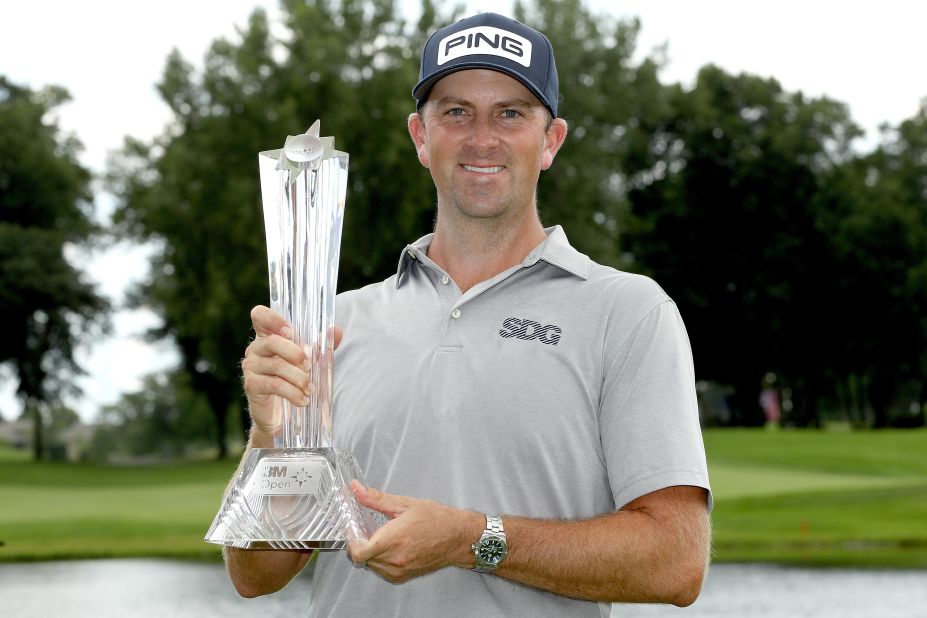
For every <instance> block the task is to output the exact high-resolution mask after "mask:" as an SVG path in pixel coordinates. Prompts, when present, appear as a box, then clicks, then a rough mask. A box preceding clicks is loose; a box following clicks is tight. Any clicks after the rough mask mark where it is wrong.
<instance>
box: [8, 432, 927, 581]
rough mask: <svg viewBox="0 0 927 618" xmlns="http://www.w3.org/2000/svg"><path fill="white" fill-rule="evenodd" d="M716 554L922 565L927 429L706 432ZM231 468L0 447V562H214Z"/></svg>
mask: <svg viewBox="0 0 927 618" xmlns="http://www.w3.org/2000/svg"><path fill="white" fill-rule="evenodd" d="M705 443H706V448H707V451H708V460H709V472H710V474H711V478H712V486H713V490H714V495H715V511H714V515H713V520H714V539H715V560H716V561H775V562H781V563H796V564H808V565H819V566H851V565H852V566H894V567H919V568H927V431H924V430H907V431H881V432H858V433H837V432H813V431H778V432H769V431H763V430H739V429H735V430H731V429H723V430H722V429H713V430H708V431H706V432H705ZM234 468H235V463H234V462H225V463H216V462H196V463H178V464H171V465H159V466H138V467H116V466H97V465H90V464H57V463H42V464H33V463H31V462H29V461H28V460H27V459H25V458H24V457H23V456H22V455H21V454H16V453H12V452H11V451H9V450H3V449H2V448H0V542H2V543H3V545H0V561H21V560H47V559H57V558H78V557H117V556H118V557H123V556H165V557H181V558H198V559H218V557H219V549H218V548H217V547H215V546H212V545H208V544H206V543H204V542H203V541H202V538H203V535H204V534H205V532H206V528H207V527H208V525H209V523H210V521H212V518H213V516H214V515H215V512H216V509H217V508H218V506H219V500H220V498H221V495H222V491H223V489H224V487H225V484H226V482H227V481H228V479H229V477H230V476H231V474H232V471H233V470H234Z"/></svg>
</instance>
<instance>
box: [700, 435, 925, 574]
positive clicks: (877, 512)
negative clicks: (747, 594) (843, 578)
mask: <svg viewBox="0 0 927 618" xmlns="http://www.w3.org/2000/svg"><path fill="white" fill-rule="evenodd" d="M705 445H706V449H707V451H708V460H709V473H710V475H711V479H712V486H713V490H714V494H715V502H716V505H715V511H714V514H713V522H714V541H715V559H716V560H719V561H738V562H743V561H772V562H780V563H792V564H805V565H813V566H886V567H917V568H927V431H924V430H904V431H902V430H899V431H879V432H855V433H850V432H814V431H778V432H770V431H763V430H740V429H727V430H709V431H706V432H705Z"/></svg>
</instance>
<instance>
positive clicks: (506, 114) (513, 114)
mask: <svg viewBox="0 0 927 618" xmlns="http://www.w3.org/2000/svg"><path fill="white" fill-rule="evenodd" d="M519 116H521V114H519V113H518V112H517V111H515V110H514V109H507V110H503V112H502V117H503V118H506V119H508V120H514V119H515V118H518V117H519Z"/></svg>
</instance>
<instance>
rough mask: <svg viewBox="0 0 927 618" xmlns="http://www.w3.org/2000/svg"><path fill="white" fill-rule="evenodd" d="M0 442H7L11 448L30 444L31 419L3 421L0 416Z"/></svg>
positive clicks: (25, 446)
mask: <svg viewBox="0 0 927 618" xmlns="http://www.w3.org/2000/svg"><path fill="white" fill-rule="evenodd" d="M0 443H3V444H9V445H10V446H12V447H13V448H29V446H31V445H32V421H31V420H29V419H19V420H17V421H4V420H3V419H2V418H0Z"/></svg>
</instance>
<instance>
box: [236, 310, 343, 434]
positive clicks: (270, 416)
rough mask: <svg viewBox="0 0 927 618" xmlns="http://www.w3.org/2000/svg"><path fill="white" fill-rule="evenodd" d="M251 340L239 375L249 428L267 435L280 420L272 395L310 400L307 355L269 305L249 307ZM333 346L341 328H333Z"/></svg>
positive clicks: (296, 402) (299, 402)
mask: <svg viewBox="0 0 927 618" xmlns="http://www.w3.org/2000/svg"><path fill="white" fill-rule="evenodd" d="M251 323H252V324H253V325H254V334H255V337H254V341H252V342H251V344H250V345H249V346H248V348H247V350H245V357H244V359H242V361H241V370H242V378H243V382H244V386H245V393H246V394H247V397H248V411H249V413H250V414H251V430H252V433H253V432H254V431H258V432H260V433H262V434H264V436H265V437H270V436H271V435H272V434H273V432H274V431H275V430H276V428H277V426H278V425H279V424H280V419H279V418H275V417H274V395H279V396H281V397H283V398H284V399H287V400H289V401H290V402H292V403H293V404H294V405H297V406H304V405H306V404H308V403H309V394H310V388H311V386H310V384H309V364H308V363H309V359H308V357H307V355H306V353H305V351H304V350H303V349H302V348H301V347H300V346H298V345H296V343H295V342H294V341H293V329H292V327H291V326H290V324H288V323H287V321H286V320H285V319H283V316H281V315H280V314H279V313H276V312H275V311H273V310H272V309H270V308H269V307H265V306H263V305H258V306H257V307H255V308H254V309H252V310H251ZM334 336H335V347H336V348H337V347H338V344H339V343H340V342H341V329H340V328H337V327H336V328H335V332H334Z"/></svg>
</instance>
